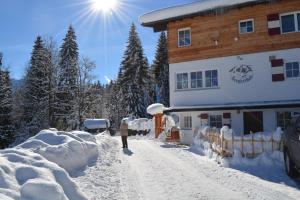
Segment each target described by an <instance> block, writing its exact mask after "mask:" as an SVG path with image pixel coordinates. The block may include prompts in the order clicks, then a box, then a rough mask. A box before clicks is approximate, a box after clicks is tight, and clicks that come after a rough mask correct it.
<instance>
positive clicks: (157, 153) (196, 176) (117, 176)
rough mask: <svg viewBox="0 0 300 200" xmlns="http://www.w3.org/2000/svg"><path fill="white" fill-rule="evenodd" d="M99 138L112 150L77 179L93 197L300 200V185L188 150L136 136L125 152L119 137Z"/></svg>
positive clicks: (101, 154) (163, 199) (136, 199)
mask: <svg viewBox="0 0 300 200" xmlns="http://www.w3.org/2000/svg"><path fill="white" fill-rule="evenodd" d="M98 142H99V145H102V148H99V149H106V150H105V151H104V152H100V156H99V160H98V161H97V163H95V165H94V166H92V167H90V168H88V169H87V170H86V171H85V172H84V173H83V174H80V175H79V176H78V177H77V178H76V179H75V181H76V182H77V183H78V184H79V186H80V187H81V190H82V191H83V192H84V193H86V195H87V196H88V197H89V198H90V199H92V200H96V199H124V200H126V199H127V200H153V199H155V200H160V199H161V200H168V199H170V200H171V199H172V200H174V199H176V200H177V199H178V200H185V199H189V200H193V199H195V200H199V199H239V200H240V199H270V200H276V199H278V200H285V199H299V198H300V191H299V190H298V189H296V188H294V187H290V186H286V185H283V184H280V183H274V182H269V181H265V180H263V179H260V178H259V177H255V176H252V175H249V174H247V173H243V172H241V171H238V170H233V169H228V168H223V167H220V166H218V165H217V164H216V163H215V162H213V161H211V160H209V159H207V158H206V157H202V156H199V155H196V154H193V153H192V152H190V151H188V149H186V148H176V147H175V146H171V145H165V144H163V143H160V142H156V141H152V140H147V139H130V140H129V150H124V151H123V150H122V149H121V144H120V139H119V137H112V138H109V139H108V141H106V142H105V143H103V141H102V140H101V138H98ZM103 145H105V146H104V148H103Z"/></svg>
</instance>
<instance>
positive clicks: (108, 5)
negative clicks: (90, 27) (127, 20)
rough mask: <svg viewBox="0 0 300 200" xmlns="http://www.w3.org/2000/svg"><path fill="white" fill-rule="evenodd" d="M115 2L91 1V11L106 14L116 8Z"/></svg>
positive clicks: (104, 0) (107, 0) (106, 0)
mask: <svg viewBox="0 0 300 200" xmlns="http://www.w3.org/2000/svg"><path fill="white" fill-rule="evenodd" d="M117 4H118V2H117V0H93V1H92V9H93V10H94V11H95V12H99V11H102V12H107V11H113V10H114V9H115V8H116V7H117Z"/></svg>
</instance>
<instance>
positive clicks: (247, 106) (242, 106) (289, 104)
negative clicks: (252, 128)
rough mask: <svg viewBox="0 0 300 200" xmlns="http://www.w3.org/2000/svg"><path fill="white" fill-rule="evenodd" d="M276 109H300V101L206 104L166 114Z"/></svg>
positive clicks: (179, 108)
mask: <svg viewBox="0 0 300 200" xmlns="http://www.w3.org/2000/svg"><path fill="white" fill-rule="evenodd" d="M275 108H300V99H299V100H291V101H265V102H248V103H230V104H211V105H208V104H205V105H195V106H176V107H171V108H169V109H168V110H166V111H165V112H164V113H172V112H193V111H219V110H257V109H275Z"/></svg>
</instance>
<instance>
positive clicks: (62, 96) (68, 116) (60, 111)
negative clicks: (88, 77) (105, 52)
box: [55, 26, 79, 129]
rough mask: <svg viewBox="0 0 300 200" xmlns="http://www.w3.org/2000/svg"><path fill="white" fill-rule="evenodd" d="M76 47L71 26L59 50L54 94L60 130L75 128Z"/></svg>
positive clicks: (76, 91) (76, 90)
mask: <svg viewBox="0 0 300 200" xmlns="http://www.w3.org/2000/svg"><path fill="white" fill-rule="evenodd" d="M78 57H79V55H78V45H77V42H76V35H75V31H74V29H73V27H72V26H70V27H69V30H68V33H67V34H66V37H65V38H64V42H63V44H62V46H61V48H60V60H59V69H58V91H57V94H56V101H57V105H56V113H55V115H56V120H57V123H58V124H57V127H58V128H61V129H67V128H69V129H70V128H71V129H74V128H75V127H76V124H77V123H76V116H77V110H76V106H75V105H76V101H77V99H76V97H77V93H78V62H79V59H78Z"/></svg>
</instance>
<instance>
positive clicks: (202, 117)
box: [200, 113, 208, 119]
mask: <svg viewBox="0 0 300 200" xmlns="http://www.w3.org/2000/svg"><path fill="white" fill-rule="evenodd" d="M200 118H201V119H208V114H207V113H203V114H201V115H200Z"/></svg>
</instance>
